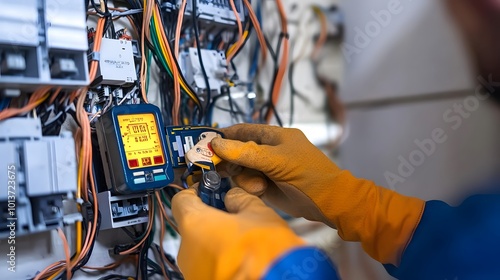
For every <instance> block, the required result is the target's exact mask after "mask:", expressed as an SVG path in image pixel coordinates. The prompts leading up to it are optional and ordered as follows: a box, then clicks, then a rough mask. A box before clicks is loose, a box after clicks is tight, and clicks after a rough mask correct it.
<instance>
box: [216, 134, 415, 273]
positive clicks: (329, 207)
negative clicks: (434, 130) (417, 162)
mask: <svg viewBox="0 0 500 280" xmlns="http://www.w3.org/2000/svg"><path fill="white" fill-rule="evenodd" d="M221 131H222V132H223V133H224V135H225V138H226V139H222V138H214V139H213V140H212V142H211V145H212V148H213V149H214V151H215V153H216V154H217V155H218V156H219V157H221V158H222V159H223V160H226V161H228V162H230V163H232V164H236V165H239V166H242V167H245V168H244V169H241V168H240V172H239V174H236V175H234V174H233V175H234V176H233V177H232V180H233V181H234V183H235V184H236V185H238V186H240V187H242V188H243V189H245V190H247V191H248V192H250V193H253V194H256V195H259V196H261V198H263V199H264V200H266V201H267V202H269V203H270V204H272V205H274V206H276V207H278V208H280V209H282V210H283V211H285V212H287V213H288V214H290V215H292V216H295V217H304V218H306V219H309V220H313V221H321V222H323V223H325V224H327V225H329V226H331V227H334V228H337V230H338V233H339V235H340V237H341V238H342V239H344V240H346V241H359V242H361V244H362V246H363V248H364V250H365V251H366V252H367V253H368V254H369V255H370V256H372V257H373V258H374V259H376V260H378V261H379V262H381V263H384V264H389V263H390V264H394V265H398V263H399V261H400V258H401V255H402V253H403V251H404V249H405V247H406V245H407V244H408V243H409V241H410V239H411V236H412V235H413V231H414V230H415V228H416V227H417V225H418V223H419V220H420V216H421V214H422V212H423V209H424V201H422V200H420V199H417V198H411V197H406V196H403V195H400V194H398V193H396V192H394V191H391V190H388V189H385V188H382V187H379V186H376V185H375V184H374V183H373V182H372V181H368V180H363V179H358V178H356V177H354V176H353V175H352V174H351V173H350V172H349V171H345V170H341V169H340V168H339V167H337V165H335V164H334V163H333V162H332V161H331V160H330V159H329V158H328V157H327V156H326V155H324V154H323V153H322V152H321V151H320V150H318V149H317V148H316V147H315V146H314V145H313V144H311V143H310V142H309V141H308V140H307V138H306V137H305V135H304V134H303V133H302V132H301V131H300V130H298V129H287V128H281V127H275V126H268V125H254V124H241V125H236V126H233V127H230V128H226V129H222V130H221ZM230 139H233V140H230ZM235 170H238V168H232V172H233V173H234V172H235ZM266 181H267V184H264V183H265V182H266ZM266 185H267V187H265V186H266ZM263 186H264V187H263Z"/></svg>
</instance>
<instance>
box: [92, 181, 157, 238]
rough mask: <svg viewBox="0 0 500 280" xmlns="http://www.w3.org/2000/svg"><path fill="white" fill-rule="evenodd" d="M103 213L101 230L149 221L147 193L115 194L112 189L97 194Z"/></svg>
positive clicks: (100, 209) (100, 210)
mask: <svg viewBox="0 0 500 280" xmlns="http://www.w3.org/2000/svg"><path fill="white" fill-rule="evenodd" d="M97 199H98V201H99V212H100V213H101V230H105V229H112V228H120V227H126V226H132V225H136V224H142V223H147V222H148V220H149V217H148V213H149V205H148V197H147V194H136V195H116V196H115V195H113V194H112V193H111V192H110V191H105V192H101V193H99V194H97Z"/></svg>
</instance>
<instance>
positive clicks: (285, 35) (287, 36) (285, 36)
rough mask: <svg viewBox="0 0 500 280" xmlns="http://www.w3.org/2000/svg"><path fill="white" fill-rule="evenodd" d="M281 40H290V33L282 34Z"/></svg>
mask: <svg viewBox="0 0 500 280" xmlns="http://www.w3.org/2000/svg"><path fill="white" fill-rule="evenodd" d="M280 38H285V39H287V40H289V39H290V33H288V32H287V33H283V32H280Z"/></svg>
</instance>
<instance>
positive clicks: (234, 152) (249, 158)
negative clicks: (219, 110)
mask: <svg viewBox="0 0 500 280" xmlns="http://www.w3.org/2000/svg"><path fill="white" fill-rule="evenodd" d="M211 146H212V148H213V150H214V152H215V154H216V155H218V156H219V157H220V158H222V159H223V160H226V161H229V162H231V163H234V164H237V165H241V166H244V167H249V168H252V169H257V170H260V171H262V172H264V173H267V172H269V171H270V170H271V169H272V168H273V167H274V166H275V164H273V162H274V161H276V158H271V156H272V155H273V154H275V153H274V152H273V150H272V149H273V146H268V145H258V144H256V143H255V142H252V141H250V142H241V141H238V140H229V139H223V138H220V137H216V138H214V139H212V142H211Z"/></svg>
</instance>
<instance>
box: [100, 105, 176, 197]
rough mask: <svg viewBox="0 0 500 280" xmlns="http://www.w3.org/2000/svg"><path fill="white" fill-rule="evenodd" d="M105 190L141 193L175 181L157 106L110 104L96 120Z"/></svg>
mask: <svg viewBox="0 0 500 280" xmlns="http://www.w3.org/2000/svg"><path fill="white" fill-rule="evenodd" d="M96 131H97V138H98V142H99V149H100V153H101V158H102V162H103V166H104V175H105V177H106V184H107V187H108V189H109V190H110V191H111V192H113V193H115V194H130V193H140V192H145V191H149V190H154V189H159V188H163V187H165V186H167V185H168V184H170V183H171V182H172V181H173V180H174V172H173V168H172V162H171V159H170V156H169V154H168V152H167V151H168V148H167V143H166V141H165V139H166V137H165V133H164V126H163V123H162V118H161V112H160V109H159V108H158V107H156V106H154V105H151V104H136V105H124V106H115V107H112V108H111V109H110V110H109V111H108V112H106V113H105V114H103V115H102V116H101V117H100V118H99V120H98V121H97V123H96Z"/></svg>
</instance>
